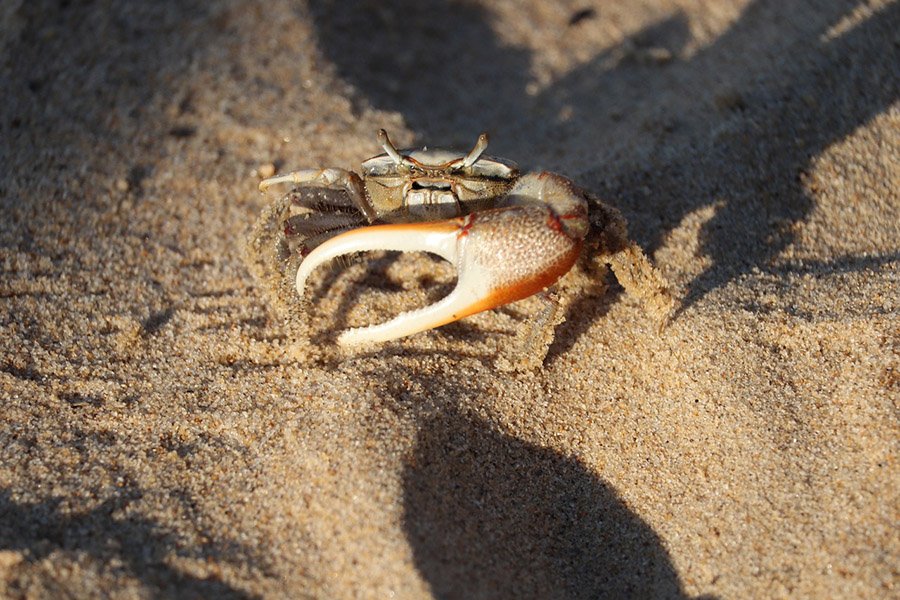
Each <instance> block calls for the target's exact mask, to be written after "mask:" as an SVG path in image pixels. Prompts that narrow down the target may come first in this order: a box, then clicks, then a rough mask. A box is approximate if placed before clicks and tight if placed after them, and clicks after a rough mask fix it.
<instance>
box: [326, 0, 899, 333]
mask: <svg viewBox="0 0 900 600" xmlns="http://www.w3.org/2000/svg"><path fill="white" fill-rule="evenodd" d="M776 5H777V6H776ZM854 6H855V3H853V2H838V1H824V2H818V3H817V6H816V8H815V10H813V9H810V8H808V7H804V6H800V5H785V4H784V3H776V2H773V1H769V0H757V1H756V2H753V3H751V4H750V5H749V6H747V7H746V9H745V10H744V11H743V12H742V14H741V16H740V17H739V18H738V19H737V20H736V21H735V23H734V24H733V25H732V26H731V27H730V28H729V29H728V30H727V31H725V32H724V33H723V34H722V35H721V36H719V37H718V38H717V39H716V40H715V41H714V42H713V43H711V44H709V45H708V46H706V47H704V48H702V49H700V50H698V51H696V52H694V53H693V54H687V53H685V52H684V48H685V46H686V44H687V43H688V41H689V39H690V33H689V28H688V23H687V22H686V19H685V17H684V15H682V14H680V13H677V12H674V13H672V14H671V15H670V16H669V17H668V18H664V19H662V20H661V21H660V22H658V23H657V24H655V25H652V26H650V27H648V28H646V29H645V30H643V31H640V32H638V33H637V34H635V35H633V36H631V37H629V38H628V39H626V40H625V41H624V42H623V43H622V44H621V45H620V46H619V47H615V48H611V49H609V50H608V51H605V52H603V53H601V54H600V55H598V56H596V57H595V58H594V59H593V60H592V61H590V62H588V63H587V64H585V65H583V66H581V67H578V68H575V69H574V70H572V71H571V72H569V73H568V74H567V75H565V76H564V77H562V78H560V79H558V80H557V81H555V82H554V83H553V84H552V85H550V86H548V87H546V88H545V89H544V90H543V91H540V92H539V93H534V92H533V91H532V92H531V93H529V82H530V79H531V75H530V73H531V71H530V66H531V54H530V52H529V51H528V50H527V49H525V48H523V47H516V46H513V45H510V44H508V43H504V42H502V41H501V37H500V36H499V35H498V34H497V32H496V31H495V28H494V27H495V26H494V25H493V24H492V22H491V15H490V14H489V13H488V11H487V10H486V9H485V8H483V7H481V6H478V5H475V4H473V3H460V2H450V1H442V0H426V1H422V0H402V1H397V2H391V3H387V4H364V5H359V4H356V3H331V2H313V3H312V5H311V7H310V12H311V14H312V16H313V18H314V20H315V22H316V24H317V28H318V32H319V40H320V46H321V48H322V49H323V51H324V52H325V54H326V55H327V57H328V58H329V59H330V61H331V62H333V63H334V64H335V65H336V67H337V69H338V72H339V73H340V74H341V76H342V77H344V78H345V79H346V80H347V81H349V82H351V83H352V84H353V86H354V87H355V89H357V90H358V92H359V98H360V99H364V100H365V101H366V102H368V103H371V104H373V105H375V106H377V107H379V108H382V109H386V110H391V111H397V112H399V113H400V114H402V115H403V117H404V119H405V120H406V122H407V123H408V124H409V126H410V127H411V128H412V129H413V130H414V131H415V132H416V133H417V134H418V137H419V138H420V140H421V141H422V142H423V143H430V144H435V143H441V144H448V145H457V146H460V147H466V146H468V145H470V144H471V140H472V139H474V137H475V136H476V135H477V133H478V132H480V131H481V130H485V129H486V130H490V131H491V132H492V133H494V134H495V135H494V140H495V141H494V143H493V147H492V150H493V151H494V153H496V154H499V155H505V156H510V157H514V158H516V159H517V160H519V161H520V162H522V163H523V164H524V165H525V166H526V167H541V168H544V167H549V168H555V169H558V170H561V171H563V172H567V173H568V174H570V175H578V172H576V173H572V172H571V171H567V170H566V166H567V165H569V164H578V165H579V166H578V167H576V168H577V169H578V170H579V172H580V175H578V179H579V180H580V181H581V182H582V183H583V184H585V185H587V186H590V187H591V188H592V189H595V190H596V191H598V192H600V193H601V195H602V196H603V197H604V199H605V200H607V201H609V202H610V203H612V204H614V205H616V206H618V207H619V208H621V209H622V210H623V211H624V212H625V213H626V215H627V216H628V218H629V221H630V223H631V230H632V234H633V236H634V237H635V238H636V239H637V240H638V241H639V242H640V243H641V244H642V245H644V246H645V247H647V248H648V249H649V250H650V251H651V252H653V251H655V250H656V249H658V248H660V247H661V246H662V245H663V244H664V243H665V239H666V236H667V233H668V231H671V230H672V229H673V228H675V227H677V226H678V224H679V223H680V222H681V221H682V219H683V218H684V217H685V216H687V215H689V214H691V213H693V212H694V211H697V210H698V209H701V208H704V207H708V206H713V205H714V206H716V207H718V208H717V209H716V212H715V214H714V215H713V216H712V218H711V219H710V220H709V221H707V222H706V223H705V224H704V225H703V227H702V231H701V232H700V236H699V243H700V252H701V253H702V254H705V255H707V256H708V257H709V259H711V260H710V263H711V264H710V266H709V267H708V268H707V269H706V270H704V271H703V272H702V273H700V274H699V275H697V276H696V277H695V278H694V279H693V280H692V281H691V282H690V283H689V284H688V285H687V289H686V290H685V291H684V298H683V300H684V308H689V307H690V306H691V305H692V304H693V303H695V302H697V301H698V300H700V299H702V298H703V297H704V296H706V295H707V294H708V293H709V292H711V291H712V290H715V289H716V288H718V287H720V286H722V285H725V284H727V283H729V282H731V281H733V280H735V279H737V278H739V277H741V276H742V275H745V274H747V273H749V272H752V271H754V270H763V271H765V270H768V269H771V268H773V267H772V265H773V263H774V262H775V261H776V259H777V258H778V256H779V254H780V253H781V252H782V251H783V250H784V249H785V248H787V247H788V246H789V245H790V244H791V242H792V241H793V240H794V237H795V233H794V232H795V231H796V227H794V224H796V223H798V222H800V221H802V220H804V219H805V218H806V217H807V215H809V213H810V211H811V210H812V208H813V198H812V197H810V196H809V195H808V194H807V193H806V191H805V190H804V189H803V186H802V182H801V179H802V176H803V173H804V172H805V171H807V170H808V169H809V168H810V161H811V159H813V158H814V157H816V156H817V155H819V154H820V153H821V152H822V151H823V150H824V149H825V148H827V147H828V146H829V145H830V144H832V143H834V142H836V141H838V140H840V139H842V138H843V137H845V136H846V135H848V134H850V133H851V132H852V131H853V130H854V129H856V128H857V127H859V126H860V125H862V124H864V123H866V122H867V121H869V120H870V119H872V118H873V117H874V116H876V115H877V114H879V113H881V112H883V111H884V110H886V109H887V108H888V107H889V106H890V105H891V104H892V103H893V102H895V101H896V100H897V99H898V97H900V69H898V68H897V65H898V64H900V47H898V45H897V43H896V39H895V35H896V34H895V32H896V31H897V30H898V29H900V5H898V4H896V3H894V4H892V5H889V6H888V7H885V8H883V9H881V10H880V11H878V12H876V13H875V14H873V15H872V16H870V17H868V18H866V19H864V20H862V21H861V22H858V23H857V24H856V25H855V26H853V27H851V28H848V29H847V30H846V31H844V32H842V33H840V34H834V33H831V28H832V27H833V26H834V25H835V24H837V23H839V22H840V21H841V20H842V19H846V18H847V17H848V16H849V15H850V14H851V13H852V11H853V10H854ZM604 14H605V12H604V9H603V8H601V9H600V10H599V11H597V12H594V13H590V12H589V13H587V14H586V15H581V16H579V17H578V18H577V19H576V18H574V17H573V19H572V24H570V25H568V27H581V26H584V24H583V21H584V20H585V18H589V19H603V18H604ZM555 26H560V25H559V24H557V25H555ZM562 27H563V29H561V30H560V32H559V33H560V35H566V34H567V33H568V31H567V30H566V29H565V27H566V26H565V24H564V23H563V25H562ZM360 32H365V35H360ZM660 51H662V56H668V57H671V59H670V60H656V61H654V60H646V57H647V56H650V57H652V56H659V55H660ZM654 52H655V53H656V54H653V53H654ZM786 55H790V56H792V57H795V60H780V59H776V58H773V57H778V56H786ZM360 57H364V58H363V59H361V58H360ZM736 58H739V61H738V63H737V66H736V63H735V60H736ZM561 115H562V116H561ZM534 140H541V142H540V144H538V145H536V144H535V142H534ZM585 156H587V157H590V161H589V162H587V163H584V160H583V159H584V157H585ZM882 258H883V257H878V256H874V257H872V258H871V260H872V261H873V262H871V264H869V261H866V260H863V261H862V264H861V265H860V268H868V267H875V268H877V267H878V266H880V265H881V264H882V263H883V262H884V261H883V260H881V259H882ZM823 267H824V268H825V269H826V270H827V268H828V263H827V262H825V263H823ZM778 268H779V269H781V270H783V267H778ZM779 272H780V271H779ZM570 318H572V319H579V318H582V315H578V314H570ZM583 328H584V327H582V329H583Z"/></svg>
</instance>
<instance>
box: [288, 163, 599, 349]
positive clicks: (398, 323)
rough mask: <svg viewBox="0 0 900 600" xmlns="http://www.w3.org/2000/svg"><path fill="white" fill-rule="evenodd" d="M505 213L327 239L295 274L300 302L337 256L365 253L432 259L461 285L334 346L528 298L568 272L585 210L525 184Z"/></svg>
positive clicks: (562, 187)
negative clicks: (450, 268) (418, 254)
mask: <svg viewBox="0 0 900 600" xmlns="http://www.w3.org/2000/svg"><path fill="white" fill-rule="evenodd" d="M508 204H509V205H508V206H505V207H501V208H495V209H491V210H485V211H480V212H475V213H472V214H469V215H467V216H464V217H459V218H456V219H450V220H446V221H431V222H424V223H404V224H388V225H374V226H371V227H362V228H360V229H354V230H351V231H348V232H346V233H343V234H341V235H338V236H336V237H333V238H331V239H330V240H328V241H326V242H324V243H322V244H321V245H319V246H318V247H316V249H315V250H313V251H312V252H311V253H310V254H309V255H308V256H307V257H306V258H305V259H304V260H303V262H302V263H301V264H300V268H299V270H298V271H297V291H298V292H299V293H300V294H301V295H302V294H303V290H304V287H305V284H306V279H307V278H308V277H309V274H310V273H311V272H312V271H313V269H315V268H316V267H318V266H319V265H321V264H323V263H325V262H327V261H329V260H331V259H333V258H336V257H338V256H341V255H345V254H350V253H355V252H361V251H366V250H399V251H404V252H409V251H425V252H433V253H434V254H437V255H439V256H441V257H442V258H444V259H446V260H448V261H450V262H451V263H453V264H454V265H455V266H456V269H457V275H458V281H457V284H456V287H455V288H454V290H453V291H452V292H451V293H450V294H449V295H448V296H447V297H445V298H444V299H443V300H440V301H439V302H437V303H435V304H432V305H430V306H426V307H424V308H421V309H418V310H413V311H410V312H405V313H402V314H400V315H398V316H397V317H395V318H393V319H391V320H390V321H387V322H386V323H381V324H379V325H370V326H368V327H360V328H357V329H350V330H348V331H345V332H344V333H342V334H341V335H340V336H339V338H338V342H339V343H340V344H342V345H357V344H365V343H374V342H385V341H388V340H393V339H396V338H400V337H404V336H407V335H412V334H414V333H418V332H420V331H425V330H427V329H431V328H433V327H439V326H441V325H445V324H447V323H450V322H453V321H456V320H458V319H462V318H463V317H467V316H469V315H472V314H474V313H477V312H481V311H484V310H488V309H491V308H495V307H498V306H502V305H504V304H507V303H510V302H515V301H516V300H521V299H523V298H527V297H528V296H531V295H532V294H535V293H537V292H539V291H541V290H543V289H546V288H547V287H548V286H551V285H553V284H554V283H555V282H556V281H557V280H558V279H559V278H560V277H562V276H563V275H564V274H565V273H567V272H568V271H569V269H571V268H572V265H573V264H574V263H575V261H576V260H577V258H578V255H579V253H580V252H581V247H582V243H583V240H584V235H585V233H586V232H587V227H588V225H587V205H586V203H585V201H584V199H583V198H582V197H581V196H580V195H579V194H578V193H577V191H576V190H575V188H574V186H573V185H572V184H571V183H570V182H569V181H568V180H567V179H565V178H562V177H559V176H556V175H550V174H540V175H529V176H526V177H523V178H522V179H521V180H520V181H519V182H518V183H517V185H516V187H515V188H514V189H513V191H512V193H511V194H510V196H509V201H508Z"/></svg>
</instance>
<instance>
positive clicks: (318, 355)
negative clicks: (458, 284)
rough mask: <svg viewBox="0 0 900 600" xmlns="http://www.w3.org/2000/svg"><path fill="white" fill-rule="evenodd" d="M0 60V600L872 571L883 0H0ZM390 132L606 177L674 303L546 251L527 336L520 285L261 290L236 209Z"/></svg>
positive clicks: (471, 594) (893, 29) (887, 135)
mask: <svg viewBox="0 0 900 600" xmlns="http://www.w3.org/2000/svg"><path fill="white" fill-rule="evenodd" d="M0 53H2V54H0V57H2V61H0V205H2V207H0V210H2V213H0V214H2V217H0V597H9V598H20V597H24V598H62V597H75V598H87V597H111V598H156V597H185V598H229V597H234V598H243V597H246V598H257V597H259V598H305V597H309V598H425V597H436V598H700V597H702V598H707V599H711V598H721V599H724V598H888V597H897V596H898V594H900V530H898V525H897V524H898V523H900V466H898V442H900V419H898V408H900V406H898V405H900V403H898V399H900V318H898V311H900V3H898V2H885V1H880V0H872V1H869V2H855V1H849V2H842V1H837V0H835V1H814V0H811V1H809V2H797V3H793V2H778V1H774V0H773V1H769V0H741V1H737V2H725V1H724V0H678V1H668V0H640V1H638V2H634V1H631V0H628V1H626V0H615V1H610V2H590V1H589V0H587V1H586V0H560V1H558V2H543V1H541V0H527V1H522V2H518V1H513V0H500V1H497V2H474V1H473V2H470V1H459V2H455V1H446V2H443V1H437V0H427V1H415V2H413V1H409V2H407V1H403V2H387V3H383V2H377V1H363V2H327V1H322V2H309V3H306V2H302V1H287V0H271V1H261V0H256V1H254V0H222V1H213V2H201V1H198V0H162V1H159V2H152V3H151V2H137V1H134V2H128V1H124V0H97V1H94V2H70V1H67V0H56V1H50V0H35V1H33V2H25V1H22V0H10V1H7V2H4V3H2V6H0ZM382 127H384V128H386V129H387V130H388V131H389V132H391V134H392V136H393V138H394V139H395V141H396V142H397V143H398V145H401V146H422V145H429V146H435V145H437V146H449V147H458V148H463V149H467V148H469V147H471V145H472V143H473V142H474V140H475V139H476V137H477V136H478V134H479V133H480V132H481V131H488V132H490V134H491V146H490V150H489V153H490V154H493V155H496V156H503V157H507V158H509V159H512V160H515V161H517V162H518V163H519V164H520V165H521V166H522V168H523V169H525V170H536V169H549V170H552V171H556V172H559V173H563V174H565V175H567V176H568V177H570V178H572V179H573V180H574V181H576V182H577V183H578V184H579V185H581V186H583V187H584V188H585V189H588V190H591V191H592V192H593V193H595V194H597V195H598V196H599V197H600V198H602V199H603V200H604V202H607V203H609V204H611V205H614V206H617V207H618V208H619V209H620V210H621V211H622V213H623V214H624V215H625V217H626V218H627V219H628V222H629V228H630V233H631V236H632V237H633V239H634V240H636V241H637V242H638V243H639V244H640V245H641V247H643V248H644V249H645V251H646V252H647V254H648V255H649V256H650V257H651V258H652V260H653V261H654V263H655V264H656V266H657V267H658V268H659V270H660V272H661V273H662V274H663V275H664V276H665V278H666V279H667V280H668V282H669V283H670V285H671V289H672V292H673V294H674V296H675V297H676V299H677V301H678V308H677V310H676V311H675V313H674V316H673V319H672V320H671V322H670V324H669V325H668V327H666V328H665V329H663V330H662V331H660V330H659V327H658V326H657V322H656V321H655V320H654V319H653V318H652V315H650V314H649V313H648V311H647V310H646V307H645V306H643V305H642V303H641V302H640V301H639V300H638V299H637V298H635V297H634V296H633V295H630V294H628V293H626V292H625V291H624V289H623V287H622V285H620V283H619V282H618V281H617V280H616V278H615V277H614V276H613V275H612V274H607V275H606V276H605V277H604V276H603V274H602V273H600V274H599V275H600V277H599V278H595V279H593V280H591V279H589V278H587V277H585V276H579V275H573V276H572V278H571V279H572V281H571V282H570V284H569V287H568V288H567V289H569V290H570V292H571V294H570V295H569V301H568V303H567V304H566V317H567V318H566V320H565V322H563V323H562V324H560V325H559V326H558V327H557V329H556V337H555V339H554V341H553V343H552V344H551V345H550V348H549V352H548V355H547V357H546V360H545V361H544V363H543V366H542V367H541V368H539V369H536V370H530V371H525V372H515V371H512V372H510V371H508V370H504V369H502V368H500V366H501V365H502V364H504V361H509V360H512V359H514V358H515V357H516V356H517V353H518V352H520V348H521V345H520V344H519V340H521V335H520V334H521V332H522V331H523V329H524V330H525V331H527V328H528V327H529V326H531V324H532V323H533V321H534V319H535V318H536V315H539V314H540V311H541V305H540V302H539V301H538V300H534V299H531V300H526V301H523V302H520V303H517V304H514V305H511V306H508V307H505V308H503V309H499V310H492V311H489V312H485V313H481V314H479V315H476V316H474V317H471V318H468V319H466V320H463V321H461V322H458V323H455V324H452V325H448V326H445V327H443V328H440V329H438V330H434V331H431V332H427V333H424V334H420V335H417V336H414V337H411V338H408V339H404V340H399V341H395V342H390V343H386V344H384V345H382V346H380V347H378V348H374V349H370V350H367V351H364V352H355V353H353V352H351V353H344V354H338V353H337V352H335V351H334V350H333V348H332V345H333V344H332V342H331V341H329V340H333V337H334V335H335V334H336V333H338V332H339V331H341V330H343V329H345V328H347V327H349V326H355V325H361V324H366V323H376V322H381V321H384V320H386V319H387V318H389V317H390V316H391V315H394V314H396V313H397V312H398V311H400V310H403V309H407V308H411V307H414V306H421V305H424V304H427V303H429V302H431V301H433V300H435V299H436V298H438V297H440V296H441V295H442V294H445V293H446V292H447V291H448V290H449V289H450V288H451V287H452V284H453V273H452V271H451V270H450V269H449V268H448V267H447V265H446V264H443V263H441V262H440V261H438V260H436V259H435V258H434V257H431V256H429V255H426V254H402V255H400V254H392V253H374V254H372V255H370V256H369V257H367V260H364V261H357V262H352V263H348V264H339V265H337V266H336V267H335V268H333V269H327V268H326V269H320V270H318V271H316V273H315V274H314V277H313V279H312V280H311V283H310V286H311V287H310V290H309V295H310V297H311V299H312V301H311V302H310V303H309V305H308V306H306V307H302V306H301V305H300V303H299V302H298V303H297V304H296V305H293V306H286V307H285V306H281V305H279V302H278V301H277V300H276V295H275V294H273V289H272V285H270V282H268V281H266V280H263V279H260V278H258V277H255V276H254V269H253V268H251V267H252V265H251V264H250V262H252V261H248V258H247V252H246V251H245V246H246V243H245V241H246V240H247V238H248V235H249V232H250V231H251V228H252V226H253V224H254V222H255V221H256V220H257V218H258V216H259V215H260V213H261V212H262V211H263V209H264V208H265V207H266V206H267V205H270V204H271V203H272V202H274V201H275V200H277V196H278V193H268V194H260V193H259V192H258V191H257V185H258V183H259V181H260V179H261V177H262V176H264V175H266V174H268V173H270V172H272V171H276V172H284V171H288V170H291V169H296V168H300V167H315V166H336V167H343V168H356V167H357V166H358V164H359V162H360V161H362V160H363V159H365V158H368V157H370V156H373V155H375V154H377V153H379V152H380V148H379V146H378V144H377V142H376V140H375V132H376V131H377V130H378V129H379V128H382ZM299 310H303V311H305V312H304V313H303V314H308V323H307V327H308V328H309V330H308V331H306V330H303V331H301V329H302V328H299V327H298V326H296V325H295V323H296V322H297V321H298V312H297V311H299ZM304 331H305V333H307V334H310V335H312V338H313V341H312V342H309V337H310V335H306V336H305V337H304V335H303V334H304ZM310 332H312V333H310Z"/></svg>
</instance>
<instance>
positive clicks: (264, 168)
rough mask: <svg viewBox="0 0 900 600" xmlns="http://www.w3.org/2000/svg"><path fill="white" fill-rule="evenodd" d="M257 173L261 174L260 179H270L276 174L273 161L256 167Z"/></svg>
mask: <svg viewBox="0 0 900 600" xmlns="http://www.w3.org/2000/svg"><path fill="white" fill-rule="evenodd" d="M256 174H257V175H259V177H260V179H268V178H269V177H271V176H272V175H274V174H275V165H274V164H273V163H266V164H264V165H261V166H259V167H258V168H257V169H256Z"/></svg>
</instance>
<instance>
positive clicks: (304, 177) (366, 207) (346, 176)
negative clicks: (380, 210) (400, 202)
mask: <svg viewBox="0 0 900 600" xmlns="http://www.w3.org/2000/svg"><path fill="white" fill-rule="evenodd" d="M279 183H293V184H298V185H300V184H306V185H309V186H313V187H328V188H331V187H336V188H342V189H344V190H346V191H347V194H349V196H350V199H351V200H352V201H353V204H355V205H356V207H357V208H358V209H359V211H360V212H361V213H362V214H363V215H365V217H366V219H368V221H369V222H370V223H371V222H373V221H375V219H376V218H377V217H378V216H377V215H376V213H375V209H374V208H372V206H371V204H369V201H368V200H367V199H366V193H365V187H364V185H363V182H362V179H360V178H359V175H357V174H356V173H354V172H353V171H347V170H346V169H335V168H329V169H301V170H299V171H293V172H291V173H285V174H284V175H276V176H275V177H269V178H268V179H263V180H262V181H260V182H259V191H261V192H265V191H266V190H267V189H269V188H270V187H272V186H273V185H276V184H279Z"/></svg>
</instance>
